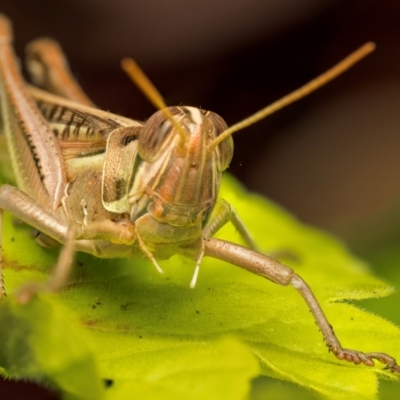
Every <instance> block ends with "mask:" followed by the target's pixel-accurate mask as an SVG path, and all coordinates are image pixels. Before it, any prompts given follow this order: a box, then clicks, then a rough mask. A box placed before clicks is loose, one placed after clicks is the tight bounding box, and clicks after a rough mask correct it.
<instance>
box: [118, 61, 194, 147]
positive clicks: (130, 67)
mask: <svg viewBox="0 0 400 400" xmlns="http://www.w3.org/2000/svg"><path fill="white" fill-rule="evenodd" d="M121 67H122V69H123V70H124V71H125V72H126V74H127V75H128V76H129V78H130V79H131V80H132V81H133V83H134V84H135V85H136V86H137V87H138V88H139V89H140V90H141V91H142V93H143V94H144V95H145V96H146V97H147V98H148V99H149V100H150V102H151V103H152V104H153V105H154V106H155V107H156V108H157V109H158V110H161V111H162V112H163V113H164V114H165V116H166V117H167V118H168V119H169V120H170V121H171V122H172V124H173V125H174V127H175V128H176V129H177V130H178V133H179V136H180V139H181V140H180V143H179V146H180V147H183V146H184V145H185V142H186V133H185V131H184V130H183V128H182V126H181V125H179V124H178V122H177V121H176V120H175V118H174V117H173V116H172V114H171V113H170V111H169V110H168V108H167V105H166V104H165V102H164V100H163V98H162V96H161V94H160V92H159V91H158V90H157V89H156V88H155V86H154V85H153V84H152V83H151V81H150V79H149V78H148V77H147V76H146V74H145V73H144V72H143V70H142V69H141V68H140V67H139V65H138V64H137V63H136V61H135V60H133V59H132V58H124V59H122V61H121Z"/></svg>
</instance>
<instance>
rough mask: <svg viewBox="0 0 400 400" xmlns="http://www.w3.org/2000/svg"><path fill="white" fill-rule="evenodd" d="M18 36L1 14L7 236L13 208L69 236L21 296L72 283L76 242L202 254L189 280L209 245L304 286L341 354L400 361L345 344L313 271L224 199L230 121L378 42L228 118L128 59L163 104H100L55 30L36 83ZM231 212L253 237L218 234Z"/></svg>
mask: <svg viewBox="0 0 400 400" xmlns="http://www.w3.org/2000/svg"><path fill="white" fill-rule="evenodd" d="M12 39H13V35H12V28H11V23H10V21H9V20H8V18H7V17H6V16H4V15H0V105H1V117H0V118H1V119H0V123H1V125H0V128H1V140H5V142H6V144H7V151H8V157H9V160H10V164H11V167H12V172H13V174H14V176H15V180H16V185H15V186H12V185H7V184H4V185H2V186H1V187H0V245H1V238H2V219H3V213H4V211H7V212H9V213H11V214H12V215H13V216H15V217H16V218H17V219H19V220H21V221H23V222H24V223H26V224H28V225H29V226H31V227H32V228H34V229H35V230H37V232H38V234H37V237H36V240H37V241H38V243H39V244H40V245H42V246H54V245H57V244H58V245H60V244H61V245H63V247H62V250H61V252H60V256H59V259H58V262H57V264H56V266H55V268H54V271H53V274H52V275H51V278H50V279H49V281H48V282H47V283H46V284H45V285H44V286H42V287H41V286H39V285H32V284H31V285H27V286H24V287H22V288H21V289H20V290H19V291H18V292H17V294H16V295H15V296H16V297H17V299H18V300H19V301H20V302H26V301H29V299H30V298H31V297H32V296H33V295H35V294H36V293H37V292H38V291H41V290H48V291H56V290H59V289H60V288H61V287H62V286H63V285H65V284H66V282H67V280H68V276H69V271H70V269H71V268H72V261H73V255H74V253H75V252H86V253H90V254H92V255H94V256H96V257H102V258H114V257H137V256H142V255H143V254H144V255H145V256H147V257H148V258H149V259H150V260H151V262H152V263H153V264H154V266H155V267H156V268H157V270H158V271H159V272H160V273H162V269H161V268H160V266H159V265H158V262H157V260H163V259H167V258H169V257H171V256H172V255H174V254H180V255H183V256H185V257H188V258H189V259H191V260H194V262H195V264H196V266H195V272H194V276H193V279H192V281H191V283H190V285H191V287H194V286H195V283H196V280H197V277H198V273H199V269H200V265H201V261H202V259H203V257H205V256H207V257H214V258H216V259H220V260H223V261H226V262H228V263H231V264H232V265H235V266H237V267H240V268H243V269H245V270H247V271H249V272H252V273H254V274H256V275H258V276H260V277H263V278H266V279H267V280H269V281H272V282H274V283H276V284H278V285H282V286H292V287H293V288H295V289H296V290H297V291H298V292H299V293H300V295H301V296H302V297H303V299H304V301H305V302H306V304H307V306H308V308H309V309H310V311H311V313H312V315H313V317H314V319H315V322H316V324H317V325H318V327H319V329H320V331H321V333H322V336H323V338H324V340H325V342H326V344H327V347H328V349H329V350H330V351H331V352H332V353H333V354H334V355H335V356H336V357H337V358H338V359H340V360H347V361H349V362H353V363H355V364H361V363H363V364H365V365H367V366H373V365H374V360H377V361H380V362H381V363H383V364H385V365H386V368H387V369H389V370H391V371H393V372H396V373H400V366H399V365H398V364H397V363H396V360H395V359H394V358H393V357H391V356H390V355H388V354H385V353H381V352H372V353H364V352H362V351H358V350H353V349H347V348H344V347H342V345H341V344H340V342H339V340H338V339H337V337H336V335H335V333H334V331H333V328H332V327H331V325H330V324H329V322H328V320H327V318H326V316H325V314H324V312H323V310H322V308H321V306H320V305H319V303H318V301H317V299H316V298H315V296H314V294H313V293H312V291H311V289H310V287H309V286H308V285H307V283H306V282H305V281H304V280H303V279H302V278H301V277H300V276H299V275H297V274H296V273H295V272H294V271H293V270H292V269H291V268H289V267H288V266H285V265H283V264H282V263H280V262H279V261H277V260H275V259H274V258H272V257H269V256H267V255H264V254H262V253H260V252H258V251H257V250H256V245H255V243H254V241H253V239H252V237H251V234H250V233H249V232H248V230H247V229H246V227H245V225H244V224H243V222H242V221H241V219H240V218H239V216H238V215H237V213H236V211H235V210H234V208H233V207H232V206H231V205H230V204H228V203H227V202H226V201H220V202H219V203H218V204H217V196H218V191H219V186H220V183H221V176H222V173H223V171H224V170H225V169H226V168H227V167H228V166H229V163H230V162H231V159H232V156H233V141H232V133H234V132H236V131H238V130H239V129H243V128H245V127H246V126H248V125H250V124H252V123H254V122H256V121H258V120H260V119H262V118H264V117H266V116H267V115H269V114H271V113H273V112H275V111H276V110H278V109H280V108H282V107H284V106H286V105H287V104H289V103H291V102H293V101H296V100H298V99H299V98H301V97H303V96H304V95H306V94H308V93H310V92H311V91H313V90H315V89H317V88H318V87H320V86H322V85H323V84H325V83H326V82H327V81H329V80H331V79H333V78H334V77H336V76H337V75H339V74H340V73H342V72H343V71H345V70H346V69H348V68H349V67H350V66H351V65H353V64H354V63H355V62H357V61H358V60H359V59H360V58H362V57H364V56H365V55H366V54H368V53H370V52H371V51H372V50H373V48H374V45H373V44H371V43H368V44H366V45H364V46H363V47H361V48H360V49H359V50H358V51H356V52H355V53H353V54H351V55H350V56H349V57H347V58H346V59H345V60H343V61H342V62H341V63H339V64H338V65H337V66H335V67H333V68H332V69H331V70H329V71H328V72H326V73H325V74H323V75H321V76H320V77H318V78H316V79H314V80H313V81H311V82H310V83H309V84H307V85H305V86H303V87H301V88H300V89H298V90H297V91H295V92H293V93H292V94H290V95H288V96H286V97H284V98H283V99H281V100H279V101H277V102H276V103H273V104H272V105H270V106H268V107H266V108H264V109H263V110H261V111H259V112H258V113H256V114H254V115H253V116H251V117H249V118H247V119H246V120H244V121H242V122H240V123H238V124H236V125H233V126H231V127H230V128H228V127H227V125H226V123H225V121H224V120H223V119H222V118H221V117H220V116H219V115H217V114H215V113H213V112H210V111H205V110H201V109H198V108H194V107H188V106H179V107H166V106H165V104H164V102H163V100H162V97H161V95H160V94H159V93H158V92H157V90H156V89H155V88H154V86H153V85H152V84H151V82H150V81H149V80H148V79H147V78H146V76H145V75H144V74H143V72H142V71H141V70H140V68H139V67H138V66H137V65H136V63H135V62H134V61H133V60H130V59H127V60H124V62H123V68H124V69H125V70H126V71H127V72H128V73H129V75H130V76H131V78H132V79H133V80H134V81H135V82H136V84H137V85H138V86H139V88H141V89H142V90H143V91H144V92H145V93H146V95H147V97H149V99H150V100H151V101H152V102H153V103H154V104H155V105H156V107H157V108H158V111H157V112H156V113H155V114H154V115H153V116H151V117H150V118H149V119H148V121H147V122H146V123H142V122H139V121H135V120H132V119H128V118H125V117H121V116H119V115H114V114H111V113H109V112H105V111H101V110H99V109H97V108H96V107H95V106H94V105H93V103H92V102H91V100H90V99H89V98H88V97H87V95H86V94H85V93H84V92H83V90H82V89H81V88H80V86H79V84H78V83H77V82H76V81H75V79H74V77H73V76H72V74H71V73H70V70H69V67H68V64H67V61H66V58H65V56H64V54H63V52H62V50H61V48H60V46H59V45H58V44H57V43H56V42H54V41H53V40H51V39H45V38H44V39H38V40H36V41H34V42H31V43H30V44H29V45H28V47H27V62H26V64H27V69H28V72H29V73H30V75H31V79H32V82H33V83H34V84H35V86H32V85H30V84H28V83H27V82H25V80H24V78H23V76H22V74H21V72H20V68H19V63H18V60H17V58H16V56H15V54H14V50H13V47H12ZM39 87H40V88H39ZM213 211H214V213H213ZM228 222H231V223H232V224H233V225H234V226H235V227H236V229H237V230H238V232H239V234H240V235H241V236H242V238H243V239H244V241H245V243H246V244H247V246H241V245H239V244H235V243H231V242H228V241H224V240H219V239H215V238H213V235H214V234H215V233H216V232H217V231H218V230H219V229H220V228H221V227H222V226H223V225H225V224H226V223H228ZM2 266H3V259H2V256H1V259H0V301H1V298H4V297H5V296H6V292H5V284H4V279H3V269H2Z"/></svg>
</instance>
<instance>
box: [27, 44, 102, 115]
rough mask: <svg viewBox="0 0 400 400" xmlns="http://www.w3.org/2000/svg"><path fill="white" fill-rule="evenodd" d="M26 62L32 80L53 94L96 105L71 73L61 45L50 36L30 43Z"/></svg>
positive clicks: (91, 105)
mask: <svg viewBox="0 0 400 400" xmlns="http://www.w3.org/2000/svg"><path fill="white" fill-rule="evenodd" d="M25 63H26V68H27V70H28V72H29V75H30V77H31V79H32V82H33V83H34V84H35V85H36V86H38V87H40V88H42V89H44V90H46V91H48V92H50V93H53V94H56V95H58V96H61V97H64V98H66V99H69V100H72V101H76V102H77V103H80V104H84V105H87V106H90V107H94V104H93V102H92V101H91V100H90V99H89V97H88V96H87V95H86V93H85V92H84V91H83V89H82V88H81V87H80V85H79V84H78V82H77V81H76V79H75V78H74V77H73V75H72V74H71V71H70V69H69V66H68V62H67V59H66V57H65V55H64V53H63V51H62V49H61V46H60V45H59V44H58V43H57V42H56V41H54V40H52V39H49V38H40V39H37V40H34V41H32V42H30V43H29V45H28V46H27V47H26V49H25Z"/></svg>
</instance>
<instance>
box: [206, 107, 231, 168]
mask: <svg viewBox="0 0 400 400" xmlns="http://www.w3.org/2000/svg"><path fill="white" fill-rule="evenodd" d="M207 117H208V118H209V120H210V121H211V122H212V128H210V129H211V131H210V132H209V137H210V138H211V137H212V140H215V139H216V138H217V137H218V136H219V135H220V134H221V133H222V132H224V131H225V130H226V129H227V128H228V126H227V125H226V122H225V121H224V120H223V119H222V118H221V117H220V116H219V115H218V114H215V113H213V112H211V111H208V112H207ZM214 152H215V153H216V161H217V168H218V171H221V172H222V171H224V170H226V169H227V168H228V167H229V164H230V163H231V161H232V157H233V139H232V136H228V137H227V138H226V139H225V140H223V141H222V142H221V143H220V144H219V145H218V146H217V147H216V148H215V150H214Z"/></svg>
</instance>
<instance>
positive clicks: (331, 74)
mask: <svg viewBox="0 0 400 400" xmlns="http://www.w3.org/2000/svg"><path fill="white" fill-rule="evenodd" d="M374 50H375V43H372V42H369V43H366V44H364V46H361V47H360V48H359V49H358V50H356V51H355V52H353V53H351V54H350V55H349V56H347V57H346V58H345V59H344V60H342V61H341V62H339V63H338V64H336V65H335V66H334V67H333V68H331V69H329V70H328V71H326V72H325V73H323V74H322V75H320V76H318V77H317V78H315V79H313V80H312V81H310V82H308V83H307V84H305V85H304V86H302V87H301V88H299V89H297V90H295V91H294V92H292V93H290V94H288V95H287V96H284V97H282V98H281V99H280V100H278V101H276V102H275V103H272V104H270V105H269V106H267V107H265V108H263V109H262V110H260V111H258V112H256V113H255V114H253V115H251V116H250V117H248V118H246V119H244V120H243V121H240V122H238V123H237V124H235V125H232V126H231V127H229V128H228V129H227V130H225V131H224V132H222V133H221V134H220V135H219V136H218V137H217V138H216V139H215V140H214V141H213V142H211V144H210V145H209V146H208V149H207V152H208V154H210V153H211V152H212V151H213V150H214V149H215V148H216V147H217V146H218V144H219V143H221V142H222V141H223V140H224V139H226V138H227V137H228V136H230V135H232V134H233V133H234V132H237V131H239V130H241V129H244V128H247V127H248V126H250V125H253V124H254V123H256V122H258V121H260V120H261V119H263V118H265V117H267V116H268V115H271V114H273V113H274V112H276V111H278V110H280V109H281V108H284V107H286V106H287V105H289V104H291V103H294V102H295V101H297V100H300V99H301V98H303V97H305V96H307V95H308V94H310V93H312V92H313V91H315V90H317V89H318V88H320V87H321V86H324V85H326V84H327V83H328V82H330V81H331V80H333V79H335V78H336V77H337V76H339V75H341V74H343V73H344V72H345V71H347V70H348V69H349V68H350V67H352V66H353V65H354V64H356V63H357V62H359V61H360V60H361V59H363V58H364V57H365V56H367V55H368V54H370V53H371V52H373V51H374Z"/></svg>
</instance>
